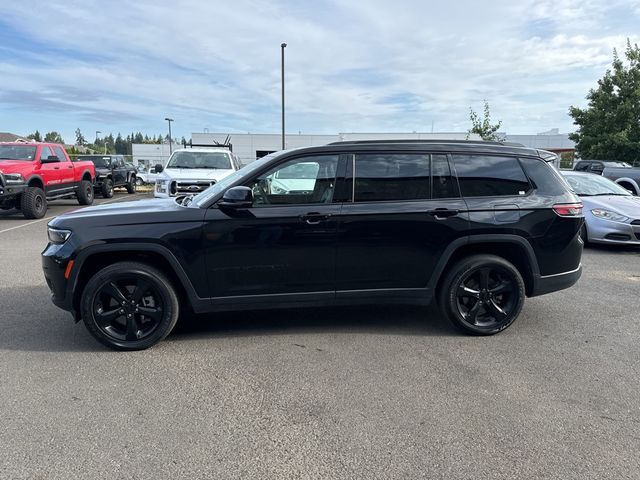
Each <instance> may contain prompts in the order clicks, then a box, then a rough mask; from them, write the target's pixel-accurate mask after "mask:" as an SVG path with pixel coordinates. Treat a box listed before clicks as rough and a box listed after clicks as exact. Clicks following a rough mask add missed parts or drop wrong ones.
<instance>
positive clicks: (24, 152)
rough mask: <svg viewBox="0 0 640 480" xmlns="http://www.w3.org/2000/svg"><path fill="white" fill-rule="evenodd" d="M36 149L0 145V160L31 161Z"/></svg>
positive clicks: (25, 146) (23, 146)
mask: <svg viewBox="0 0 640 480" xmlns="http://www.w3.org/2000/svg"><path fill="white" fill-rule="evenodd" d="M36 148H38V147H33V146H29V145H0V161H1V160H25V161H28V162H30V161H32V160H33V159H34V158H36Z"/></svg>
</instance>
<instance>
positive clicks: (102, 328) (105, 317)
mask: <svg viewBox="0 0 640 480" xmlns="http://www.w3.org/2000/svg"><path fill="white" fill-rule="evenodd" d="M81 309H82V318H83V320H84V322H85V325H86V326H87V329H88V330H89V332H90V333H91V334H92V335H93V336H94V337H95V338H96V339H97V340H98V341H100V342H101V343H103V344H105V345H107V346H109V347H111V348H115V349H119V350H140V349H144V348H148V347H150V346H152V345H154V344H155V343H157V342H159V341H160V340H162V339H163V338H165V337H166V336H167V335H168V334H169V333H170V332H171V330H172V329H173V327H174V326H175V324H176V321H177V319H178V299H177V296H176V293H175V290H174V288H173V286H172V285H171V283H170V281H169V280H168V279H167V278H166V277H165V276H164V274H163V273H162V272H160V271H158V270H156V269H155V268H153V267H150V266H148V265H145V264H141V263H137V262H122V263H116V264H114V265H111V266H109V267H107V268H105V269H103V270H101V271H99V272H98V273H97V274H96V275H95V276H94V277H93V278H92V279H91V280H90V281H89V283H88V284H87V287H86V289H85V291H84V293H83V296H82V306H81Z"/></svg>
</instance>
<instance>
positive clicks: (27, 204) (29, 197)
mask: <svg viewBox="0 0 640 480" xmlns="http://www.w3.org/2000/svg"><path fill="white" fill-rule="evenodd" d="M20 210H22V214H23V215H24V218H42V217H44V214H45V213H47V197H46V196H45V194H44V191H43V190H42V189H41V188H38V187H27V189H26V190H25V191H24V193H23V194H22V198H21V199H20Z"/></svg>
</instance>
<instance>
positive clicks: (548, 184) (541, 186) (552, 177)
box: [520, 158, 570, 196]
mask: <svg viewBox="0 0 640 480" xmlns="http://www.w3.org/2000/svg"><path fill="white" fill-rule="evenodd" d="M520 163H521V164H522V166H523V167H524V169H525V171H526V172H527V176H528V177H529V180H531V183H532V186H533V188H535V189H536V191H537V192H538V193H539V194H540V195H550V196H556V195H562V194H565V193H567V191H568V190H570V187H569V185H568V184H567V183H566V181H565V180H564V179H563V178H562V177H561V176H560V174H559V173H558V172H557V171H556V170H555V169H554V168H553V167H552V166H551V165H549V164H548V163H546V162H545V161H544V160H538V159H536V158H521V159H520Z"/></svg>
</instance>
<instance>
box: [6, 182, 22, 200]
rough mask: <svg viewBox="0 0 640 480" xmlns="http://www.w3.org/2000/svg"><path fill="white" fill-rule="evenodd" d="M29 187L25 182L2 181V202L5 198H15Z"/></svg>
mask: <svg viewBox="0 0 640 480" xmlns="http://www.w3.org/2000/svg"><path fill="white" fill-rule="evenodd" d="M26 188H27V185H26V184H24V183H18V184H13V183H4V184H2V183H0V202H1V201H2V200H3V199H7V198H13V197H16V196H18V195H20V194H21V193H22V192H24V191H25V190H26Z"/></svg>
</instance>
